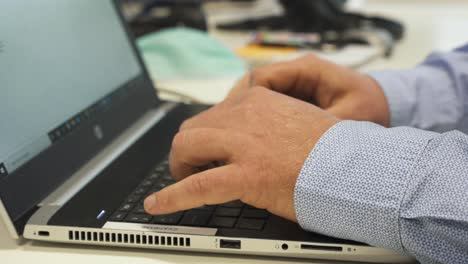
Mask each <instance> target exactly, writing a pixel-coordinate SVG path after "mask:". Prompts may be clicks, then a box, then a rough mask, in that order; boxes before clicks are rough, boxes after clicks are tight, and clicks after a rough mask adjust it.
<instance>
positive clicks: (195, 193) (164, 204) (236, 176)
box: [144, 164, 245, 215]
mask: <svg viewBox="0 0 468 264" xmlns="http://www.w3.org/2000/svg"><path fill="white" fill-rule="evenodd" d="M240 173H241V170H240V169H238V167H237V165H233V164H231V165H227V166H222V167H218V168H214V169H211V170H207V171H203V172H200V173H198V174H194V175H192V176H190V177H187V178H185V179H184V180H182V181H180V182H178V183H176V184H174V185H171V186H169V187H167V188H165V189H163V190H161V191H159V192H157V193H154V194H152V195H150V196H148V197H147V198H146V199H145V202H144V205H145V210H146V211H147V212H148V213H150V214H153V215H160V214H170V213H174V212H178V211H183V210H188V209H192V208H197V207H200V206H203V205H211V204H221V203H225V202H229V201H233V200H237V199H241V198H242V197H243V195H244V191H245V188H244V181H242V179H241V174H240Z"/></svg>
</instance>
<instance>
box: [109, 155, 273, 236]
mask: <svg viewBox="0 0 468 264" xmlns="http://www.w3.org/2000/svg"><path fill="white" fill-rule="evenodd" d="M173 183H175V180H174V179H173V178H172V177H171V175H170V173H169V163H168V160H167V159H165V160H164V161H163V162H161V163H159V164H158V165H157V166H156V167H155V168H154V169H153V170H152V171H151V173H150V174H149V175H148V176H147V177H146V178H145V179H143V181H142V182H141V183H140V184H139V185H138V186H137V187H136V188H135V190H133V191H132V192H131V193H130V194H129V195H128V197H127V198H126V199H125V201H124V202H123V203H122V205H121V206H120V207H119V209H118V210H117V211H116V212H115V213H114V214H113V215H112V216H111V218H110V221H113V222H130V223H145V224H157V225H180V226H193V227H215V228H238V229H249V230H262V229H263V228H264V227H265V223H266V220H267V219H268V217H269V213H268V212H267V211H266V210H262V209H257V208H255V207H251V206H249V205H246V204H244V203H242V202H241V201H232V202H228V203H225V204H220V205H205V206H202V207H199V208H195V209H192V210H188V211H184V212H177V213H173V214H168V215H158V216H152V215H149V214H147V213H146V212H145V209H144V207H143V201H144V199H145V198H146V197H147V196H148V195H150V194H152V193H154V192H157V191H160V190H161V189H163V188H165V187H167V186H169V185H171V184H173Z"/></svg>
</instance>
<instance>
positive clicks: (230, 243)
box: [219, 239, 241, 249]
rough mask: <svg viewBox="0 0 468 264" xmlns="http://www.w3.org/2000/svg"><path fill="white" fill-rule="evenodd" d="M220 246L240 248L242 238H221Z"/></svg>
mask: <svg viewBox="0 0 468 264" xmlns="http://www.w3.org/2000/svg"><path fill="white" fill-rule="evenodd" d="M219 247H220V248H232V249H240V248H241V242H240V240H228V239H221V240H220V241H219Z"/></svg>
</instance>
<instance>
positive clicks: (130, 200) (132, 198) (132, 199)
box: [126, 195, 141, 203]
mask: <svg viewBox="0 0 468 264" xmlns="http://www.w3.org/2000/svg"><path fill="white" fill-rule="evenodd" d="M140 199H141V196H140V195H130V196H129V197H128V198H127V200H126V202H127V203H136V202H138V201H139V200H140Z"/></svg>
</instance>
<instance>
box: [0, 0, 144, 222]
mask: <svg viewBox="0 0 468 264" xmlns="http://www.w3.org/2000/svg"><path fill="white" fill-rule="evenodd" d="M38 10H40V12H38ZM18 14H21V15H18ZM83 14H86V15H83ZM0 17H2V22H1V23H0V32H1V35H0V92H1V101H2V102H1V103H0V131H1V136H0V146H1V147H0V196H2V200H3V201H4V202H5V203H6V207H7V209H8V208H11V209H10V210H9V213H10V216H11V217H12V218H13V219H17V218H18V217H19V216H20V215H21V214H22V213H24V210H26V209H27V208H28V207H29V206H30V205H31V203H32V202H37V201H36V200H37V199H30V200H29V199H27V197H26V199H23V201H22V203H23V204H22V206H21V205H19V204H18V203H21V202H18V201H17V200H15V201H14V200H13V199H11V203H15V202H16V203H17V204H14V205H13V204H11V203H9V200H10V199H9V197H10V195H9V192H8V190H11V189H12V188H11V187H12V185H11V184H13V182H14V181H15V180H17V179H15V177H22V182H21V183H20V184H22V185H23V186H26V185H29V184H32V183H33V182H31V181H30V180H29V179H30V178H31V177H34V178H36V180H37V179H38V178H42V179H43V183H48V184H49V185H50V186H51V187H52V186H55V185H57V184H58V183H59V182H60V181H61V180H63V177H60V179H50V178H49V179H48V178H47V176H48V175H44V174H50V173H51V172H50V171H48V172H47V173H46V172H45V171H43V170H42V169H43V168H37V167H36V168H34V171H35V173H34V174H35V175H31V173H29V172H28V173H18V174H19V175H15V174H17V173H16V172H18V171H20V169H22V168H23V167H24V165H25V164H28V163H29V162H30V161H32V160H33V159H34V158H35V157H37V156H38V155H39V154H41V153H44V152H45V151H46V150H48V149H50V148H51V147H53V146H54V145H56V144H60V143H61V142H62V141H67V140H68V137H69V136H70V135H72V134H76V133H80V129H82V128H83V127H85V126H86V125H87V124H88V125H89V123H90V121H91V120H93V119H96V118H99V116H100V114H102V113H103V112H106V111H108V110H109V109H111V105H112V104H114V103H115V101H118V99H119V98H120V100H124V99H123V98H124V97H126V93H128V89H130V87H129V84H130V83H132V82H135V80H137V79H138V78H139V77H141V75H142V73H143V69H142V67H141V65H140V62H139V59H138V56H137V54H136V53H135V52H134V50H133V47H132V43H131V42H129V41H128V36H127V33H126V32H125V29H124V27H122V25H121V22H120V18H119V17H118V13H117V12H115V9H114V4H113V2H112V1H94V0H80V1H74V0H48V1H22V0H20V1H6V2H3V3H2V8H0ZM6 72H8V74H3V73H6ZM134 86H135V85H134ZM136 89H139V88H136ZM101 129H102V128H101V126H94V127H93V131H94V133H95V134H96V136H97V137H99V136H104V135H102V134H103V133H104V132H103V131H101ZM100 134H101V135H100ZM75 148H76V150H77V151H83V149H81V146H79V145H75ZM68 151H72V150H70V149H68ZM70 158H71V157H70ZM42 172H44V174H42ZM62 175H63V174H62ZM36 187H37V186H36ZM26 189H28V188H27V187H26ZM38 189H39V188H36V190H38ZM15 192H16V194H14V195H16V196H18V195H23V194H22V193H21V191H19V190H15ZM25 193H26V190H25ZM31 198H32V197H31ZM35 198H40V197H35ZM26 204H28V205H26ZM19 208H22V209H23V210H19Z"/></svg>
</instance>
